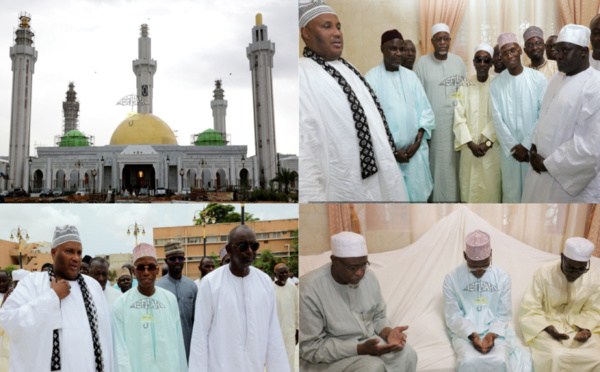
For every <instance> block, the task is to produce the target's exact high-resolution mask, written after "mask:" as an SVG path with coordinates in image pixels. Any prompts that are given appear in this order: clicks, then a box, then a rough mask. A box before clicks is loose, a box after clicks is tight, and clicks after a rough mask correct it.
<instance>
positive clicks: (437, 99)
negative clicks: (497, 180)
mask: <svg viewBox="0 0 600 372" xmlns="http://www.w3.org/2000/svg"><path fill="white" fill-rule="evenodd" d="M414 71H415V73H416V74H417V76H418V77H419V79H420V80H421V83H422V84H423V88H424V89H425V93H427V98H428V99H429V103H430V104H431V108H432V109H433V113H434V115H435V130H434V131H433V133H432V134H431V141H430V143H429V163H430V164H429V165H430V167H431V175H432V177H433V194H432V201H434V202H458V201H460V190H459V182H458V167H459V164H458V161H459V153H458V152H456V151H454V132H453V131H452V127H453V126H454V99H455V97H456V92H457V90H458V87H459V86H460V85H461V84H463V83H464V79H465V78H466V76H467V69H466V67H465V64H464V62H463V60H462V59H461V58H460V57H459V56H457V55H455V54H452V53H448V58H447V59H446V60H444V61H440V60H438V59H437V58H435V56H434V55H433V53H431V54H427V55H425V56H422V57H421V58H419V60H418V61H417V63H416V64H415V68H414Z"/></svg>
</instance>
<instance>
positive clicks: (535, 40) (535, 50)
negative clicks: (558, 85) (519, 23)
mask: <svg viewBox="0 0 600 372" xmlns="http://www.w3.org/2000/svg"><path fill="white" fill-rule="evenodd" d="M523 40H524V41H525V54H527V57H529V59H530V60H531V63H530V64H529V66H527V67H531V68H532V69H534V70H536V71H539V72H541V73H542V74H544V76H545V77H546V80H548V81H550V79H551V78H552V76H554V74H556V72H557V71H558V66H557V65H556V62H554V61H550V60H547V59H545V58H544V51H545V50H546V44H544V32H543V31H542V29H541V28H539V27H537V26H530V27H529V28H528V29H527V30H525V33H523Z"/></svg>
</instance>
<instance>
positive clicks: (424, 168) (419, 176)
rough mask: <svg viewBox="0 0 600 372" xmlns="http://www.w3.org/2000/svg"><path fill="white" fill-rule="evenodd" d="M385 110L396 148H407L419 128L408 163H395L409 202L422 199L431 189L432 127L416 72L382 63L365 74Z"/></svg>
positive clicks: (430, 110) (425, 97)
mask: <svg viewBox="0 0 600 372" xmlns="http://www.w3.org/2000/svg"><path fill="white" fill-rule="evenodd" d="M365 79H367V81H368V82H369V84H370V85H371V87H372V88H373V90H374V91H375V93H376V94H377V97H378V98H379V101H380V102H381V107H382V108H383V111H385V117H386V119H387V122H388V125H389V127H390V131H391V132H392V136H393V137H394V142H395V143H396V148H397V149H399V150H407V149H408V147H409V146H411V145H412V144H413V143H414V142H415V139H416V137H417V134H418V132H419V129H423V130H424V131H425V132H424V133H423V140H422V141H421V145H420V146H419V149H418V150H417V152H416V153H415V154H414V156H413V157H412V158H411V159H410V161H409V162H408V163H398V166H399V167H400V169H401V170H402V173H403V174H404V180H405V182H406V190H407V192H408V196H409V199H410V201H411V202H426V201H427V198H429V195H430V194H431V192H432V190H433V179H432V178H431V171H430V169H429V144H428V141H427V140H429V139H430V138H431V133H432V131H433V130H434V129H435V117H434V116H433V111H432V109H431V106H430V105H429V101H428V100H427V95H426V94H425V90H423V86H422V85H421V82H420V81H419V78H418V77H417V75H416V74H415V73H414V72H412V71H410V70H408V69H406V68H404V67H400V68H399V69H398V71H386V69H385V65H384V64H383V62H382V63H381V64H379V65H378V66H376V67H374V68H372V69H371V70H370V71H369V72H367V74H366V75H365Z"/></svg>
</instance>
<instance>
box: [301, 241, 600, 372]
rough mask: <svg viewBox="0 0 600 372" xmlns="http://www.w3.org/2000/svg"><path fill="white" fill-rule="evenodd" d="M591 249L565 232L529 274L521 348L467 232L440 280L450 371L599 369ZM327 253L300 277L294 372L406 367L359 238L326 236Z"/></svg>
mask: <svg viewBox="0 0 600 372" xmlns="http://www.w3.org/2000/svg"><path fill="white" fill-rule="evenodd" d="M593 250H594V244H592V243H591V242H590V241H589V240H587V239H584V238H577V237H575V238H569V239H567V240H566V243H565V247H564V252H563V253H562V254H561V257H560V260H559V261H557V262H552V263H549V264H546V265H544V266H542V267H540V268H539V269H538V270H537V271H536V272H535V274H534V276H533V280H532V282H531V283H530V284H529V286H528V288H527V290H526V292H525V294H524V295H523V298H522V301H521V306H520V311H519V323H520V326H521V330H522V331H523V337H524V339H525V343H526V345H528V347H525V348H521V347H518V346H517V344H516V335H515V332H514V330H513V329H512V328H511V327H510V320H511V317H512V310H511V309H512V301H511V279H510V276H509V275H508V274H507V273H506V272H505V271H504V270H503V269H502V268H500V267H499V266H497V265H495V264H493V263H492V246H491V241H490V236H489V235H488V234H487V233H485V232H483V231H480V230H476V231H473V232H471V233H470V234H468V235H467V236H466V238H465V249H464V253H463V256H464V259H465V262H464V263H462V264H461V265H460V266H458V267H457V268H455V269H454V270H452V271H451V272H450V273H448V274H447V275H446V278H445V280H444V284H443V293H444V318H445V323H446V330H447V334H448V337H449V339H450V342H451V344H452V347H453V349H454V351H455V352H456V356H457V359H456V370H457V371H481V372H488V371H516V372H521V371H522V372H529V371H533V370H535V371H599V370H600V358H598V356H599V355H600V275H598V273H597V272H596V271H595V270H591V271H590V257H591V255H592V252H593ZM331 251H332V255H331V263H330V264H327V265H324V266H322V267H321V268H318V269H316V270H314V271H311V272H309V273H307V274H306V275H304V276H303V277H302V279H301V282H302V283H301V291H300V323H301V327H300V370H301V371H305V372H316V371H328V372H338V371H339V372H342V371H343V372H348V371H350V372H385V371H388V372H390V371H409V372H410V371H415V370H416V365H417V353H416V352H415V350H414V349H413V348H412V347H411V346H410V345H409V344H408V343H407V335H406V333H404V331H405V330H406V329H408V326H407V325H404V326H394V325H393V324H391V323H390V321H389V319H388V318H387V316H386V304H385V302H384V300H383V298H382V295H381V290H380V287H379V282H378V280H377V277H376V276H375V274H374V273H373V272H371V271H369V270H367V269H368V267H369V260H368V259H369V257H368V250H367V245H366V241H365V239H364V237H363V236H362V235H359V234H355V233H352V232H342V233H339V234H336V235H333V236H332V237H331ZM413 331H416V332H419V331H420V330H414V329H413Z"/></svg>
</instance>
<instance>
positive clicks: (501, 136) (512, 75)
mask: <svg viewBox="0 0 600 372" xmlns="http://www.w3.org/2000/svg"><path fill="white" fill-rule="evenodd" d="M498 44H499V45H500V56H501V57H502V61H503V62H504V65H505V66H506V67H507V68H506V70H505V71H504V72H502V73H501V74H500V76H498V77H496V78H495V79H494V80H493V81H492V84H491V86H490V95H491V97H492V116H493V118H494V129H495V130H496V137H497V138H498V142H499V143H498V144H499V145H500V148H501V150H502V154H501V155H500V169H501V171H502V202H504V203H519V202H520V201H521V195H522V194H523V184H524V183H525V176H526V175H527V170H528V169H529V150H528V149H529V148H530V147H531V136H532V134H533V130H534V129H535V123H536V122H537V119H538V117H539V111H540V106H541V104H542V98H543V97H544V92H545V91H546V84H547V83H546V77H545V76H544V75H543V74H542V73H541V72H539V71H534V70H532V69H530V68H528V67H523V65H522V64H521V55H522V54H523V51H522V50H521V47H520V46H519V43H518V42H517V36H516V35H515V34H512V33H504V34H501V35H500V36H499V37H498Z"/></svg>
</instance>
